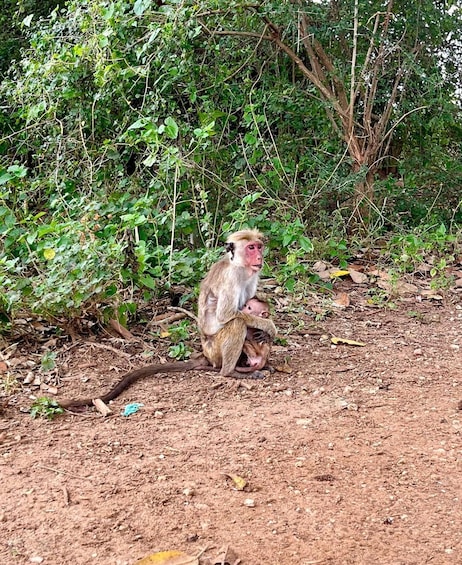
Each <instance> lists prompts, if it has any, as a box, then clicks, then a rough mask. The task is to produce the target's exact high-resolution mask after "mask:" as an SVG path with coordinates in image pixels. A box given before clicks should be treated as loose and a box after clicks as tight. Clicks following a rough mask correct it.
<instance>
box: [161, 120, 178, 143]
mask: <svg viewBox="0 0 462 565" xmlns="http://www.w3.org/2000/svg"><path fill="white" fill-rule="evenodd" d="M164 123H165V133H166V134H167V136H168V137H169V138H170V139H176V138H177V137H178V125H177V123H176V122H175V120H174V119H173V118H171V117H170V116H169V117H168V118H166V120H165V122H164Z"/></svg>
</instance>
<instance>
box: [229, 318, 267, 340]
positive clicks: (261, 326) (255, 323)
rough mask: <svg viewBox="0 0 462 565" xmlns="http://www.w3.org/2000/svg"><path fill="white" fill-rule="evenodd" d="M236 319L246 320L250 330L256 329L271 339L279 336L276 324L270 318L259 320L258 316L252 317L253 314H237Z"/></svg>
mask: <svg viewBox="0 0 462 565" xmlns="http://www.w3.org/2000/svg"><path fill="white" fill-rule="evenodd" d="M235 317H236V318H240V319H241V320H244V322H245V324H246V326H247V327H248V328H255V329H256V330H261V331H262V332H265V333H267V334H268V335H269V337H270V339H274V338H275V337H276V334H277V330H276V326H275V325H274V322H273V321H272V320H270V319H268V318H259V317H258V316H252V315H251V314H245V313H244V312H237V314H236V316H235Z"/></svg>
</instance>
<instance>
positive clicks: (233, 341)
mask: <svg viewBox="0 0 462 565" xmlns="http://www.w3.org/2000/svg"><path fill="white" fill-rule="evenodd" d="M263 250H264V245H263V235H262V234H261V233H260V232H259V231H258V230H242V231H238V232H235V233H233V234H231V235H230V236H229V237H228V239H227V241H226V255H225V256H224V257H223V258H222V259H220V261H218V262H217V263H215V264H214V265H212V267H211V269H210V271H209V272H208V274H207V276H206V277H205V279H204V280H203V281H202V283H201V288H200V293H199V309H198V324H199V330H200V332H201V343H202V351H203V353H204V355H205V357H206V358H207V359H208V361H209V362H210V363H211V364H212V366H213V367H215V368H220V374H221V375H223V376H225V377H226V376H230V375H232V374H233V372H234V370H235V369H236V365H237V363H238V361H239V357H240V356H241V352H242V350H243V346H244V342H245V339H246V335H247V328H254V329H256V330H261V332H264V333H265V334H267V335H268V336H269V339H270V340H273V339H274V337H275V335H276V327H275V325H274V323H273V322H272V321H271V320H269V319H268V318H261V317H257V316H254V315H252V314H248V313H247V312H243V311H242V308H243V307H244V306H245V304H246V302H247V301H248V300H250V299H251V298H253V297H254V296H255V292H256V290H257V286H258V281H259V278H260V271H261V268H262V267H263ZM261 338H262V335H261V334H260V341H261V340H262V339H261ZM255 339H256V340H258V339H259V337H258V332H256V333H255ZM264 339H266V338H264Z"/></svg>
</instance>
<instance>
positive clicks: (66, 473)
mask: <svg viewBox="0 0 462 565" xmlns="http://www.w3.org/2000/svg"><path fill="white" fill-rule="evenodd" d="M36 467H37V468H38V469H46V470H47V471H53V473H62V474H63V475H67V476H68V477H73V478H74V479H81V480H82V481H88V480H89V479H90V477H80V476H79V475H74V474H73V473H68V472H67V471H63V470H61V469H54V468H53V467H46V466H45V465H36Z"/></svg>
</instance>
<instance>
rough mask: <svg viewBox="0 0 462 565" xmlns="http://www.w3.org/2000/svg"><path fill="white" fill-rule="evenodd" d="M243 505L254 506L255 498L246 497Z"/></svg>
mask: <svg viewBox="0 0 462 565" xmlns="http://www.w3.org/2000/svg"><path fill="white" fill-rule="evenodd" d="M244 506H247V508H255V500H254V499H253V498H246V499H245V500H244Z"/></svg>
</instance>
